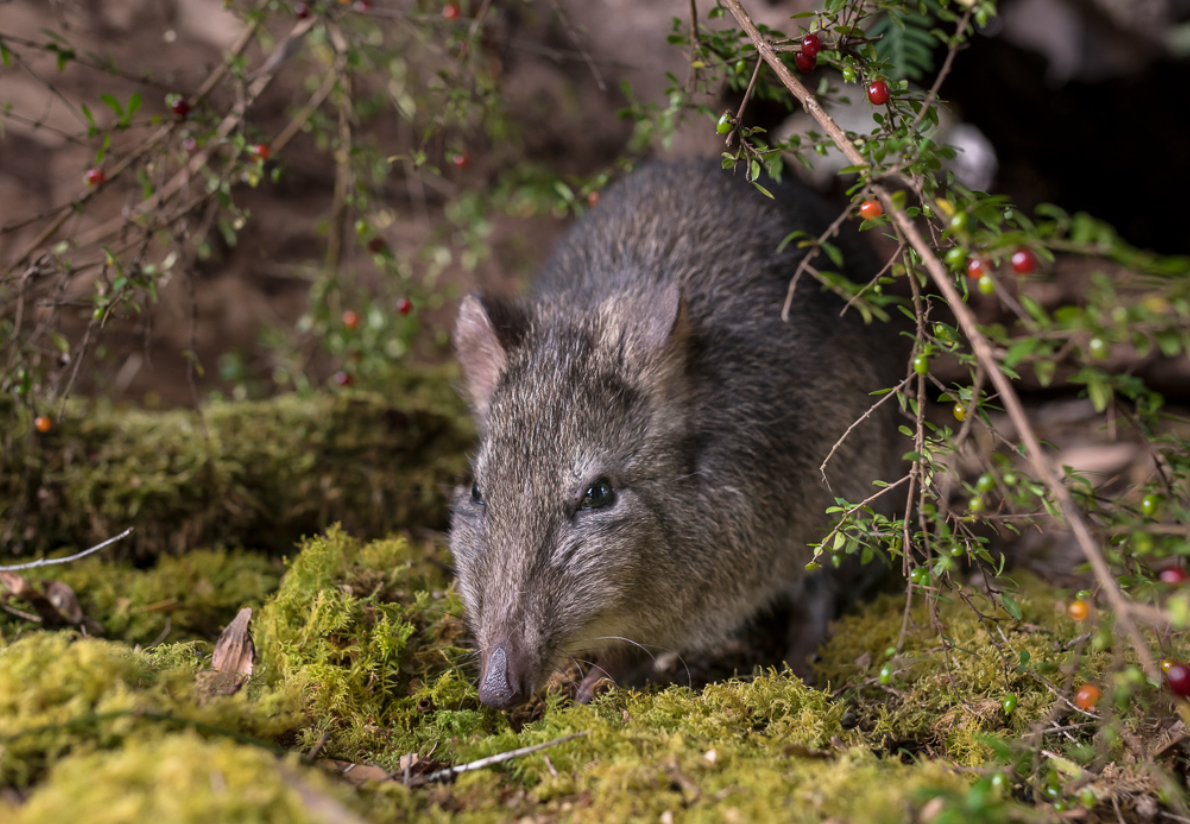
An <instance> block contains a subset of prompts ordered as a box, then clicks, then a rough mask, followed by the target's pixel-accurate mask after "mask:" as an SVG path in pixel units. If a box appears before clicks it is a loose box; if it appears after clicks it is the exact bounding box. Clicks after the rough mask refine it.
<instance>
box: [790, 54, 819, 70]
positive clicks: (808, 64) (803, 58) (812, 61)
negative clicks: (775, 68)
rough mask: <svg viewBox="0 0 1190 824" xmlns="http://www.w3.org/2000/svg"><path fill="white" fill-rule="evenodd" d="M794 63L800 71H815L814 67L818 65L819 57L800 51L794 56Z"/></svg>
mask: <svg viewBox="0 0 1190 824" xmlns="http://www.w3.org/2000/svg"><path fill="white" fill-rule="evenodd" d="M793 65H795V66H797V70H798V71H800V72H809V71H814V67H815V66H817V65H818V58H817V57H815V56H814V55H812V54H806V53H805V52H804V51H800V52H798V53H797V54H795V55H794V56H793Z"/></svg>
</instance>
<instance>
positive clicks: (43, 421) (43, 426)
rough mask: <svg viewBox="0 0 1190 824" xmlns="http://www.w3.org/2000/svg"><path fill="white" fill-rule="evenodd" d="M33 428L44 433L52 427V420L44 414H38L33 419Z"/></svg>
mask: <svg viewBox="0 0 1190 824" xmlns="http://www.w3.org/2000/svg"><path fill="white" fill-rule="evenodd" d="M33 428H34V429H36V430H37V431H38V432H40V433H41V434H43V435H44V434H45V433H46V432H49V431H50V430H51V429H53V428H54V422H53V421H51V420H50V419H49V418H47V417H46V416H45V415H38V416H37V417H36V418H34V419H33Z"/></svg>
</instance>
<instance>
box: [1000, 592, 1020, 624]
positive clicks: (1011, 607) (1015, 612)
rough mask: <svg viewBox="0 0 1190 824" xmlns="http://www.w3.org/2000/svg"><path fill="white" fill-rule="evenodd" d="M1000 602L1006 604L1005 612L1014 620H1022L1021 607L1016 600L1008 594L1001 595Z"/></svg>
mask: <svg viewBox="0 0 1190 824" xmlns="http://www.w3.org/2000/svg"><path fill="white" fill-rule="evenodd" d="M1000 600H1001V602H1003V604H1004V611H1005V612H1007V613H1008V614H1009V615H1011V616H1012V620H1014V621H1019V620H1021V615H1022V614H1023V613H1022V612H1021V605H1020V604H1018V603H1017V602H1016V599H1015V598H1013V597H1012V596H1011V595H1009V594H1007V593H1001V595H1000Z"/></svg>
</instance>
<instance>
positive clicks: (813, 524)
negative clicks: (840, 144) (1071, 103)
mask: <svg viewBox="0 0 1190 824" xmlns="http://www.w3.org/2000/svg"><path fill="white" fill-rule="evenodd" d="M770 185H771V184H770ZM773 188H774V189H775V193H776V195H777V202H776V203H774V202H773V201H771V200H769V199H767V198H766V197H764V195H762V194H761V193H759V192H757V191H756V190H755V188H754V187H753V186H751V185H750V184H748V183H747V182H746V181H744V180H743V179H742V178H741V176H740V175H733V174H732V172H730V171H722V170H721V169H720V168H719V167H718V164H713V163H706V162H697V163H681V164H671V165H667V164H654V165H649V166H647V167H645V168H643V169H641V170H640V171H638V172H636V173H635V174H633V175H631V176H629V177H628V178H627V179H625V180H624V181H623V182H621V183H619V184H617V185H616V186H613V187H610V188H609V189H608V190H607V191H606V192H605V193H604V195H603V198H602V200H601V202H600V203H599V205H598V206H597V207H595V208H594V209H593V210H592V211H591V212H590V213H589V214H588V215H586V216H585V217H584V218H583V219H582V220H580V221H579V222H578V223H577V224H576V225H575V226H574V227H573V228H572V230H571V231H570V232H569V234H568V235H567V236H566V238H565V239H564V240H563V241H562V243H561V245H560V246H559V247H558V249H557V250H556V251H555V253H554V255H553V257H552V259H551V260H550V261H549V262H548V264H547V265H546V267H545V270H544V272H543V273H542V275H541V277H540V279H539V280H538V281H537V283H536V286H535V287H534V290H533V292H532V294H531V295H530V297H529V298H528V299H527V300H524V301H520V302H506V301H498V300H491V299H488V298H480V297H477V296H471V297H468V298H467V299H466V300H465V301H464V302H463V305H462V307H461V309H460V313H459V321H458V326H457V328H456V332H455V341H456V346H457V348H458V352H459V358H460V360H461V362H462V365H463V368H464V372H465V374H466V377H467V383H468V389H469V392H470V395H471V400H472V405H473V408H474V410H475V413H476V417H477V420H478V423H479V428H480V433H481V439H482V441H481V445H480V448H479V452H478V455H477V457H476V459H475V463H474V470H475V479H476V485H477V487H478V489H479V490H480V492H481V497H482V503H479V502H477V501H475V500H473V499H472V495H471V491H470V490H468V491H467V492H465V493H463V494H461V495H460V496H459V498H458V500H457V501H456V502H455V508H454V518H453V525H452V535H451V549H452V551H453V553H454V556H455V560H456V563H457V567H458V575H459V581H460V584H461V587H462V593H463V597H464V600H465V602H466V607H467V612H468V616H469V620H470V623H471V625H472V628H473V629H474V631H475V635H476V638H477V640H478V644H479V647H480V650H481V667H482V674H481V678H480V695H481V698H482V699H483V700H484V701H485V702H487V703H489V704H492V705H494V706H510V705H512V704H515V703H519V702H520V701H522V700H524V699H526V698H528V697H529V696H530V695H531V694H532V693H533V692H534V691H535V690H536V689H538V688H539V687H540V686H541V685H542V684H543V683H544V681H545V680H546V679H547V678H548V676H549V675H550V674H551V672H552V671H553V670H554V668H555V667H557V666H561V665H563V664H565V663H566V661H567V659H568V657H569V656H576V657H580V658H589V657H590V656H591V655H592V654H597V655H599V656H600V664H601V666H603V667H604V668H605V669H607V670H608V671H609V672H610V673H611V674H613V675H615V674H616V673H617V672H623V671H625V668H626V664H627V661H628V659H629V658H630V656H628V655H627V654H626V653H627V651H628V650H630V649H631V646H630V645H629V644H626V643H625V642H624V641H620V640H607V639H615V638H618V639H628V640H630V641H633V642H638V643H640V644H643V645H646V646H648V647H649V648H650V649H652V650H654V651H657V650H658V649H674V650H678V651H681V652H688V651H692V650H697V649H700V648H705V647H707V646H709V645H712V644H714V643H716V642H719V641H721V640H722V639H723V638H724V637H725V635H726V634H727V633H729V632H730V631H731V630H733V629H734V628H736V627H737V626H738V625H740V624H741V623H742V622H744V621H745V620H746V619H748V618H749V617H750V616H752V615H753V614H754V613H755V612H756V611H757V610H758V609H760V608H762V607H764V606H766V605H767V604H768V603H770V602H771V601H773V600H774V599H776V598H778V597H780V596H783V595H789V594H790V593H791V592H796V591H798V588H799V585H800V583H801V582H802V581H803V579H804V577H805V575H806V573H805V570H804V566H805V564H806V563H807V561H808V560H809V556H810V550H809V549H808V548H807V546H806V545H807V543H809V542H812V541H815V540H820V539H821V538H822V536H823V534H824V533H825V526H826V525H827V523H828V522H827V518H826V516H825V515H824V510H825V509H826V508H827V507H828V506H829V505H831V503H832V500H833V497H834V496H836V495H838V496H842V497H845V498H847V499H848V500H851V501H858V500H861V499H863V498H865V497H867V496H868V495H870V494H872V492H873V491H874V487H872V486H871V481H872V480H873V479H874V478H878V477H883V478H889V477H890V476H891V475H892V473H893V472H894V471H895V470H894V462H893V461H892V460H891V459H890V457H889V456H890V454H891V453H892V452H893V450H892V449H891V444H892V437H893V436H894V435H895V425H893V423H892V421H891V419H890V417H889V415H890V414H891V408H892V406H893V405H892V404H885V407H884V409H887V410H889V414H884V413H883V412H882V413H881V414H879V415H875V416H873V418H872V419H870V420H869V421H867V422H865V423H864V424H863V425H861V426H859V427H857V428H856V430H855V431H854V432H853V433H852V434H851V435H850V436H849V438H848V439H847V441H846V442H845V444H844V445H843V447H842V448H840V450H839V451H838V452H837V453H836V454H835V456H834V458H833V459H832V462H831V467H830V469H831V471H830V473H829V478H830V484H831V488H830V489H829V490H828V489H827V487H826V486H825V485H824V484H823V483H822V479H821V475H820V473H819V468H818V467H819V465H820V464H821V463H822V460H823V458H824V457H825V456H826V454H827V452H828V451H829V450H830V448H831V446H832V445H833V444H834V443H835V442H836V441H837V440H838V438H839V437H840V435H841V434H842V433H843V431H844V430H845V429H846V428H847V426H848V425H849V424H851V423H852V422H853V421H855V420H856V419H857V418H859V417H860V416H861V415H862V414H863V413H864V412H865V411H866V410H867V409H868V407H870V406H871V405H872V403H873V402H874V398H873V397H872V396H870V395H869V393H870V392H871V391H872V390H875V389H879V388H882V387H888V386H891V385H893V384H894V383H895V382H896V380H897V378H898V377H899V375H900V374H901V373H903V370H904V360H903V358H902V357H901V351H900V350H901V349H902V348H903V347H901V346H900V345H899V344H898V343H897V338H896V336H895V335H894V334H893V333H892V332H891V331H890V330H888V329H887V328H883V325H880V324H877V325H874V326H867V327H866V326H865V325H864V324H863V323H862V321H861V320H859V318H858V313H857V312H855V311H850V312H848V313H846V315H845V316H844V317H843V318H840V317H839V314H840V309H841V307H842V303H841V301H840V300H839V299H838V298H836V297H835V296H833V295H830V294H828V293H825V292H824V291H823V290H822V289H821V287H820V285H819V284H818V282H817V281H816V280H815V279H813V278H812V277H810V276H809V275H805V276H804V277H803V279H802V281H801V283H800V284H799V287H798V290H797V295H796V299H795V301H794V303H793V308H792V313H791V317H790V319H789V322H788V323H786V322H783V321H782V320H781V317H780V311H781V306H782V303H783V301H784V299H785V293H786V289H787V288H788V284H789V278H790V276H791V275H792V273H793V271H794V268H795V266H796V264H797V261H798V260H799V259H800V257H801V255H802V254H803V251H802V250H799V249H798V248H797V244H796V243H791V244H788V245H787V246H786V248H785V249H784V251H782V252H781V253H778V252H777V248H778V245H779V244H780V243H781V241H782V239H783V238H785V237H786V236H787V235H788V234H789V233H790V232H791V231H793V230H795V229H802V230H805V231H808V232H810V233H811V234H813V235H817V234H819V233H820V232H821V231H823V230H824V229H825V227H826V225H827V224H828V223H829V221H830V218H831V212H830V211H829V210H828V208H827V207H826V206H825V205H824V204H823V203H822V202H821V201H819V200H818V199H817V198H816V197H815V196H814V195H813V194H812V193H810V192H808V191H807V190H805V189H803V188H801V187H798V186H795V185H793V184H791V183H788V184H785V185H783V186H780V187H776V186H774V187H773ZM844 248H845V249H846V255H847V263H848V269H849V271H850V272H851V274H852V277H853V279H857V280H859V279H864V280H866V279H867V278H869V277H871V276H872V275H873V274H874V273H875V271H876V269H875V264H874V262H873V260H872V257H871V255H870V253H869V252H867V251H866V250H865V249H864V248H863V247H862V246H860V245H859V244H853V243H848V242H846V241H845V242H844ZM820 265H821V264H820ZM600 478H606V479H607V480H608V481H609V482H610V485H611V486H612V488H613V489H614V490H615V493H616V501H615V503H614V504H613V505H611V506H609V507H606V508H601V509H586V510H584V509H581V508H580V507H579V504H580V501H581V500H582V498H583V496H584V494H585V492H586V491H587V489H588V488H589V487H590V486H591V484H592V483H593V482H595V481H596V480H597V479H600ZM817 588H818V589H819V590H820V591H826V592H831V591H833V588H832V584H831V582H830V581H826V580H824V581H822V582H821V585H819V586H818V587H817ZM809 611H810V612H815V611H816V612H817V613H819V614H817V615H811V616H809V620H810V622H811V623H812V624H813V627H812V635H813V638H814V639H815V640H816V639H817V637H818V634H820V633H821V630H822V629H823V627H822V626H821V625H822V623H823V622H824V620H825V618H824V615H825V613H824V611H823V609H821V608H819V607H814V608H813V609H811V610H809ZM804 646H805V645H803V647H804ZM795 647H796V645H795ZM811 648H812V647H811ZM803 651H804V650H803ZM791 663H795V664H799V665H800V664H804V661H791ZM592 683H593V679H592V678H590V677H589V678H588V681H587V682H584V691H583V693H582V696H581V697H588V695H589V688H590V686H591V684H592Z"/></svg>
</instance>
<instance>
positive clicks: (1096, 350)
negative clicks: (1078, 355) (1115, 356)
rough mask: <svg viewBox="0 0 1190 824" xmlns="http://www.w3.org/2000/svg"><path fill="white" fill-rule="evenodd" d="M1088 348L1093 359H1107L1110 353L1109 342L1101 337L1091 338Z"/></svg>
mask: <svg viewBox="0 0 1190 824" xmlns="http://www.w3.org/2000/svg"><path fill="white" fill-rule="evenodd" d="M1088 348H1089V349H1090V350H1091V357H1093V358H1095V360H1107V358H1108V356H1109V355H1111V344H1109V343H1108V342H1107V341H1105V340H1104V339H1103V338H1091V342H1090V343H1089V344H1088Z"/></svg>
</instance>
